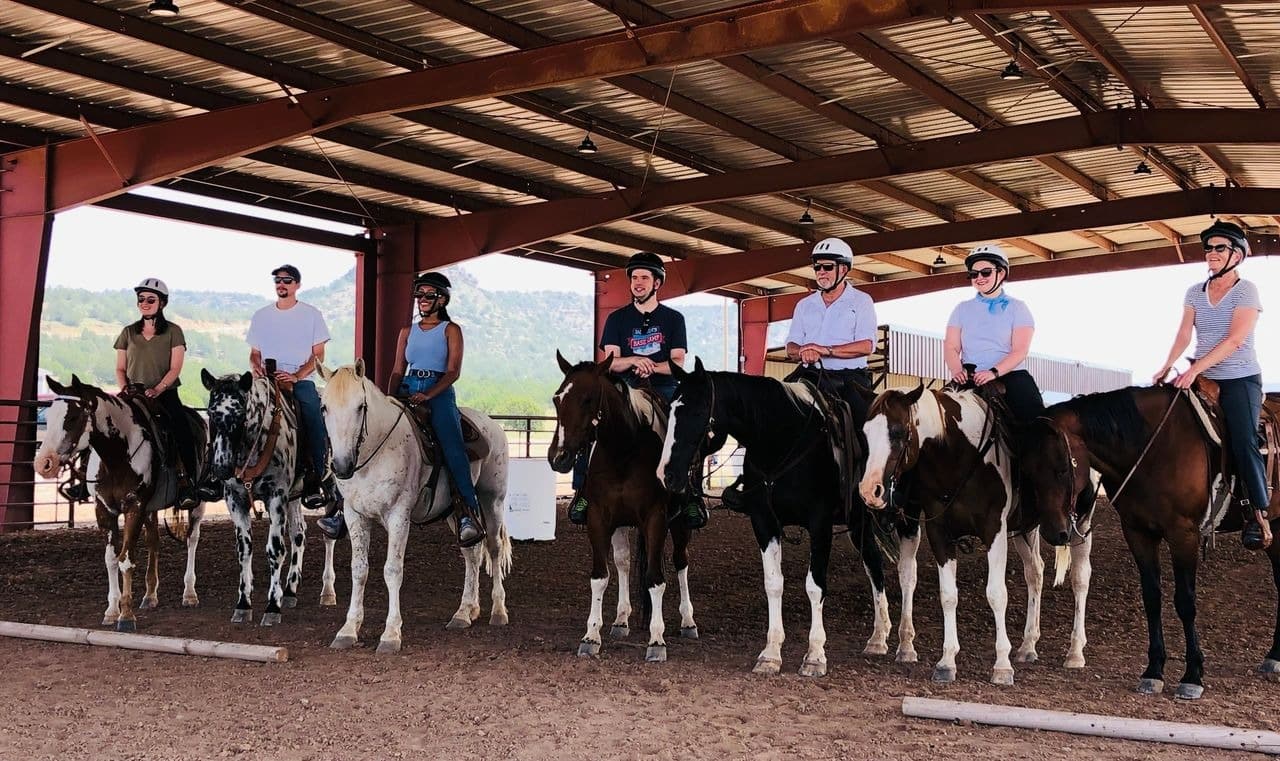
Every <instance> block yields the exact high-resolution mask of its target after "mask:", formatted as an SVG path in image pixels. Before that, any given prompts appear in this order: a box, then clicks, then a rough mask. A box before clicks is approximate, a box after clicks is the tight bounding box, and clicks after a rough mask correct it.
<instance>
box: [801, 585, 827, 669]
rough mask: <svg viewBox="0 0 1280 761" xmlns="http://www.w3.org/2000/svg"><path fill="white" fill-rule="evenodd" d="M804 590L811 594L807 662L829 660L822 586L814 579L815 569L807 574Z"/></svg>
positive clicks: (824, 661)
mask: <svg viewBox="0 0 1280 761" xmlns="http://www.w3.org/2000/svg"><path fill="white" fill-rule="evenodd" d="M804 591H805V592H806V593H807V594H808V595H809V652H807V653H805V656H804V660H805V662H806V663H826V662H827V649H826V648H827V630H826V627H824V626H823V625H822V603H823V592H822V587H820V586H818V583H817V582H816V581H814V580H813V571H809V573H807V574H805V577H804Z"/></svg>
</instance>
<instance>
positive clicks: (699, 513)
mask: <svg viewBox="0 0 1280 761" xmlns="http://www.w3.org/2000/svg"><path fill="white" fill-rule="evenodd" d="M680 517H681V518H683V519H684V523H685V525H686V526H688V527H689V528H702V527H704V526H706V525H707V519H708V518H709V517H710V514H709V513H708V512H707V506H706V505H704V504H703V503H702V500H701V499H699V498H698V497H693V498H692V499H690V500H689V502H687V503H685V505H684V507H682V508H681V509H680Z"/></svg>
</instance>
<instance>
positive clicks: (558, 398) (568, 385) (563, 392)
mask: <svg viewBox="0 0 1280 761" xmlns="http://www.w3.org/2000/svg"><path fill="white" fill-rule="evenodd" d="M571 388H573V383H572V382H569V383H566V384H564V388H563V389H561V390H560V393H558V394H556V395H554V396H553V397H552V398H553V399H555V400H556V401H557V402H563V401H564V398H565V397H566V396H568V395H569V389H571Z"/></svg>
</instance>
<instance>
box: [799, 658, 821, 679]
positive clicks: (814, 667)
mask: <svg viewBox="0 0 1280 761" xmlns="http://www.w3.org/2000/svg"><path fill="white" fill-rule="evenodd" d="M826 675H827V662H826V661H811V660H809V659H808V658H805V659H804V663H801V664H800V676H826Z"/></svg>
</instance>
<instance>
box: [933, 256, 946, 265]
mask: <svg viewBox="0 0 1280 761" xmlns="http://www.w3.org/2000/svg"><path fill="white" fill-rule="evenodd" d="M946 265H947V260H946V259H943V258H942V254H938V255H937V256H935V257H933V266H935V267H945V266H946Z"/></svg>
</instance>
